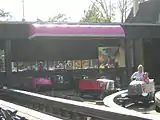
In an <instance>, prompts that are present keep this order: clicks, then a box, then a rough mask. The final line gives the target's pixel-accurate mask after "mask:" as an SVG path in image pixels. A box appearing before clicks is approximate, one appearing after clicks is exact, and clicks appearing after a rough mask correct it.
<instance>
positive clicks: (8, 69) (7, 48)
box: [5, 40, 12, 86]
mask: <svg viewBox="0 0 160 120" xmlns="http://www.w3.org/2000/svg"><path fill="white" fill-rule="evenodd" d="M5 71H6V82H5V84H6V85H7V86H10V80H11V75H12V64H11V40H5Z"/></svg>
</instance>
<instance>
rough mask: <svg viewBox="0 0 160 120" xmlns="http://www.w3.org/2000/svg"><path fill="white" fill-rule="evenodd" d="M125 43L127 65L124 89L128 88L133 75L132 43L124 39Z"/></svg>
mask: <svg viewBox="0 0 160 120" xmlns="http://www.w3.org/2000/svg"><path fill="white" fill-rule="evenodd" d="M124 43H125V64H126V75H127V77H126V79H127V80H126V82H125V83H124V87H127V86H128V84H129V82H130V76H131V75H132V60H131V48H130V41H129V40H127V39H124Z"/></svg>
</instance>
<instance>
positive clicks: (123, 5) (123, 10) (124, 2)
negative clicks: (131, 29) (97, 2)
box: [118, 0, 132, 23]
mask: <svg viewBox="0 0 160 120" xmlns="http://www.w3.org/2000/svg"><path fill="white" fill-rule="evenodd" d="M131 4H132V0H118V9H119V10H120V14H121V22H122V23H123V22H125V20H126V19H127V14H128V12H129V11H130V8H131Z"/></svg>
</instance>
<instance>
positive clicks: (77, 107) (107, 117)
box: [0, 89, 159, 120]
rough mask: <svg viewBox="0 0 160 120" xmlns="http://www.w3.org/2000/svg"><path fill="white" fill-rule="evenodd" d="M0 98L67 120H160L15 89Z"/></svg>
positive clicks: (5, 91)
mask: <svg viewBox="0 0 160 120" xmlns="http://www.w3.org/2000/svg"><path fill="white" fill-rule="evenodd" d="M115 94H116V93H115ZM0 96H1V99H2V98H3V99H4V100H6V101H11V100H12V102H14V103H16V104H20V105H22V106H27V107H30V108H32V109H34V110H37V111H40V112H43V113H47V114H49V115H52V116H55V117H58V118H61V119H67V120H88V118H90V120H117V119H119V118H121V119H123V120H133V119H136V120H153V119H155V120H158V118H159V116H155V115H154V116H153V115H144V114H142V113H139V112H135V111H131V110H128V109H125V108H122V107H120V106H119V108H116V109H115V108H114V107H113V106H110V107H105V106H99V105H92V104H87V103H84V102H77V101H73V100H67V99H62V98H56V97H49V96H44V95H40V94H36V93H31V92H26V91H21V90H15V89H1V91H0ZM112 100H113V99H112Z"/></svg>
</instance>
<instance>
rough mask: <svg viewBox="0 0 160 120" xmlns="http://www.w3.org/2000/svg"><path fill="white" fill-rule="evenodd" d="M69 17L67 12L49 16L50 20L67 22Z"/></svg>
mask: <svg viewBox="0 0 160 120" xmlns="http://www.w3.org/2000/svg"><path fill="white" fill-rule="evenodd" d="M69 19H70V17H67V15H66V14H61V13H59V14H58V15H56V16H54V17H49V19H48V22H67V21H68V20H69Z"/></svg>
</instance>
